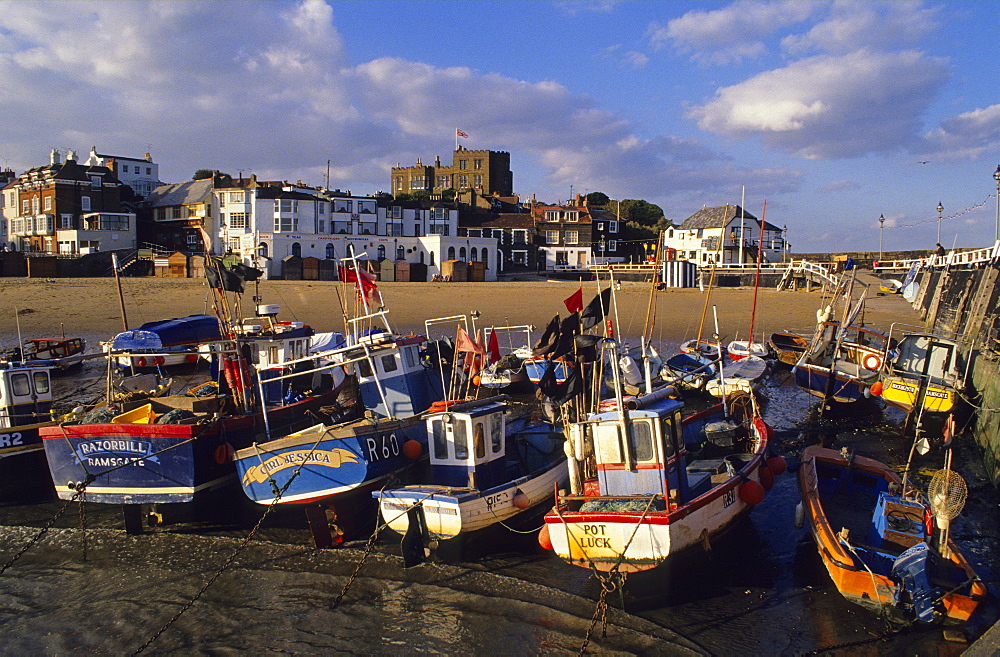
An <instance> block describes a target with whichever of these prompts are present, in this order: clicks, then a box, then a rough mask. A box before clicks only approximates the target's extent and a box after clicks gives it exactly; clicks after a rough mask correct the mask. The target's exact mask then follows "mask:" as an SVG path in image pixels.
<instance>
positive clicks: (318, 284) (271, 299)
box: [0, 278, 919, 347]
mask: <svg viewBox="0 0 1000 657" xmlns="http://www.w3.org/2000/svg"><path fill="white" fill-rule="evenodd" d="M578 288H579V284H578V283H576V282H568V281H537V282H536V281H532V282H504V283H389V282H386V283H381V284H380V285H379V289H380V291H381V292H382V296H383V299H384V302H385V305H386V307H387V308H388V309H389V310H390V313H389V316H390V319H391V321H392V322H393V326H394V327H395V328H396V329H397V330H403V331H405V330H412V331H421V332H422V331H423V323H424V320H426V319H429V318H434V317H447V316H451V315H462V314H467V313H471V312H472V311H475V310H478V311H479V312H480V313H481V317H480V318H479V319H478V321H477V325H478V326H479V327H484V326H487V327H488V326H511V325H522V324H532V325H534V326H536V327H538V331H541V330H542V329H543V328H544V326H545V325H546V323H547V322H548V321H549V320H550V319H551V318H552V317H553V316H554V315H555V314H556V313H559V314H561V315H563V316H565V315H566V314H567V312H566V307H565V306H564V305H563V299H565V298H567V297H569V296H570V295H571V294H573V292H575V291H576V290H577V289H578ZM122 291H123V297H124V301H125V303H124V307H125V312H126V317H127V324H128V327H129V328H135V327H136V326H138V325H139V324H142V323H144V322H149V321H154V320H159V319H168V318H172V317H182V316H185V315H190V314H198V313H208V314H212V313H213V312H214V311H213V304H214V303H215V301H214V297H213V293H212V292H213V291H212V290H211V289H210V288H209V287H208V286H207V285H206V284H205V281H204V280H200V279H166V278H124V279H122ZM596 293H597V287H596V284H595V283H593V282H590V283H585V284H584V292H583V296H584V303H585V304H586V303H587V302H588V301H589V300H590V299H591V298H592V297H593V296H594V295H595V294H596ZM876 293H877V290H874V289H872V290H869V293H868V302H867V305H866V309H865V315H864V321H865V323H866V324H869V325H874V326H875V327H877V328H880V329H882V330H885V331H888V330H889V327H890V325H891V323H892V322H908V323H911V324H919V318H918V316H917V314H916V313H915V312H914V311H913V309H912V308H911V307H910V305H909V304H908V303H907V302H906V301H905V300H903V299H902V297H900V296H898V295H883V296H878V295H877V294H876ZM259 294H260V303H267V304H279V305H280V306H281V316H280V319H282V320H286V321H301V322H305V323H307V324H309V325H311V326H312V327H313V328H314V329H316V330H317V331H343V326H344V321H343V312H342V304H341V300H343V301H344V303H346V304H348V305H350V304H353V302H354V293H353V290H352V289H350V288H347V287H345V286H344V285H343V284H341V283H337V282H325V281H262V282H261V283H260V286H259ZM253 296H254V287H253V286H252V285H250V286H248V288H247V290H246V293H245V294H244V295H243V296H242V301H241V312H240V314H241V315H242V316H251V315H252V314H253V311H254V306H255V302H254V301H253ZM616 296H617V304H618V322H617V324H618V334H619V335H621V336H625V337H637V336H639V335H641V334H642V333H643V330H644V327H645V326H646V325H647V317H648V318H649V320H648V321H649V322H650V323H652V324H653V327H652V330H651V331H650V332H649V335H651V336H652V339H653V341H654V343H663V344H668V345H669V344H672V343H676V342H679V341H682V340H685V339H688V338H693V337H696V336H697V335H698V331H699V325H700V324H701V322H702V316H703V311H704V309H705V299H706V294H705V293H704V292H702V291H700V290H698V289H697V288H694V289H670V290H666V291H661V292H656V293H655V294H654V295H653V303H652V305H651V303H650V288H649V285H648V284H645V283H628V282H626V283H623V284H622V287H621V289H620V290H618V292H617V294H616ZM227 297H228V298H229V300H230V303H232V302H233V300H234V299H235V295H233V294H227ZM0 298H2V299H3V304H2V307H3V308H4V311H3V312H0V345H2V346H4V347H11V346H14V345H15V344H16V343H17V339H18V330H19V328H18V324H20V334H21V336H22V338H24V339H27V338H32V337H47V336H52V335H59V334H60V333H61V332H62V331H65V334H66V335H67V336H71V335H73V336H75V335H79V336H83V337H86V338H87V339H88V340H90V341H94V340H105V339H107V338H109V337H111V336H113V335H114V334H116V333H118V332H119V331H121V330H122V327H123V322H122V311H121V305H122V304H120V303H119V298H118V293H117V289H116V286H115V282H114V280H113V279H111V278H82V279H81V278H63V279H50V280H44V279H28V278H0ZM753 302H754V293H753V289H752V288H718V289H715V290H713V291H712V293H711V297H710V305H709V309H708V313H707V317H706V319H705V323H704V327H703V328H702V332H703V334H704V335H705V336H711V334H712V333H713V331H714V327H713V315H712V306H714V307H715V308H716V309H717V313H718V320H719V332H720V334H721V335H722V337H723V339H724V340H727V341H728V340H732V339H736V338H737V337H738V338H741V339H745V337H746V335H747V333H748V331H749V329H750V316H751V308H752V307H753ZM827 303H829V298H828V297H827V296H826V295H824V294H823V293H821V292H820V291H818V290H814V291H812V292H805V291H782V292H778V291H776V290H774V289H771V288H768V289H763V288H762V289H760V290H759V292H758V295H757V311H756V318H755V324H754V334H755V335H757V336H761V335H763V336H765V338H766V336H767V335H769V334H770V333H772V332H774V331H780V330H789V331H793V332H797V333H805V334H808V333H810V332H811V331H812V327H813V326H814V325H815V321H816V311H817V309H819V308H820V307H821V306H823V305H826V304H827ZM350 311H351V309H348V312H350ZM446 326H447V327H450V328H447V329H446V328H445V327H446ZM453 331H454V323H452V322H449V323H446V324H442V325H441V327H440V328H438V329H436V330H435V331H434V332H433V333H434V334H437V335H444V334H446V333H449V332H453ZM536 337H537V332H536Z"/></svg>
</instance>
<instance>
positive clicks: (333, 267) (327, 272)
mask: <svg viewBox="0 0 1000 657" xmlns="http://www.w3.org/2000/svg"><path fill="white" fill-rule="evenodd" d="M319 280H321V281H335V280H337V261H336V260H330V259H329V258H322V259H320V261H319Z"/></svg>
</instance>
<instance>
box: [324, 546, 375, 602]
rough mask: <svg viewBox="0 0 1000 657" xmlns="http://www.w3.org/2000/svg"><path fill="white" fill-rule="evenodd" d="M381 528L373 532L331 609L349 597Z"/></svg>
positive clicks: (373, 547)
mask: <svg viewBox="0 0 1000 657" xmlns="http://www.w3.org/2000/svg"><path fill="white" fill-rule="evenodd" d="M380 529H381V526H377V527H375V531H373V532H372V535H371V537H370V538H369V539H368V543H367V544H366V545H365V551H364V552H363V553H362V554H361V559H360V560H359V561H358V565H357V566H356V567H355V568H354V572H353V573H351V576H350V577H349V578H348V580H347V583H346V584H344V588H343V589H341V591H340V595H338V596H337V599H336V600H334V601H333V606H332V607H330V609H336V608H337V607H338V606H339V605H340V602H341V600H343V599H344V596H345V595H347V591H348V590H350V588H351V585H352V584H354V580H355V579H356V578H357V576H358V573H360V572H361V568H362V567H363V566H364V565H365V560H366V559H368V555H369V554H371V552H372V550H374V549H375V542H376V541H377V540H378V533H379V530H380Z"/></svg>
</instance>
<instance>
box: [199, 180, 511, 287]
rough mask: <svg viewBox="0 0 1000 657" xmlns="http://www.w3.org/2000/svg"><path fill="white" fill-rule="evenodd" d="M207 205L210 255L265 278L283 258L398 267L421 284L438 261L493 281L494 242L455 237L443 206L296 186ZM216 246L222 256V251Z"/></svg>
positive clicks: (220, 197) (225, 193)
mask: <svg viewBox="0 0 1000 657" xmlns="http://www.w3.org/2000/svg"><path fill="white" fill-rule="evenodd" d="M214 193H215V197H216V202H215V203H213V204H212V205H213V213H214V216H213V220H212V221H210V222H206V223H210V224H212V226H213V227H214V228H213V230H214V233H211V234H213V243H214V244H215V245H217V247H216V248H213V251H214V252H216V253H221V252H223V251H224V250H228V251H232V252H234V253H239V254H240V255H242V257H243V259H244V261H245V262H246V263H247V264H250V265H254V266H256V267H258V268H260V269H263V270H264V271H265V276H267V277H268V278H279V277H281V275H282V260H283V259H284V258H286V257H288V256H293V255H294V256H299V257H310V256H311V257H314V258H320V259H330V260H336V259H339V258H345V257H347V256H349V255H350V254H351V253H353V254H354V255H355V256H356V257H358V258H360V259H365V260H381V259H383V258H389V259H392V260H406V261H407V262H411V263H422V264H425V265H427V274H428V277H432V276H435V275H437V274H440V273H441V262H442V261H444V260H463V261H466V262H468V261H471V260H476V261H482V262H485V263H486V277H485V278H486V280H496V273H497V264H498V263H497V262H496V259H495V257H493V255H495V254H496V252H497V241H496V239H494V238H492V237H491V238H484V237H466V236H459V234H458V232H459V231H458V210H457V209H455V208H453V207H451V206H450V205H448V204H435V203H430V204H429V207H423V205H427V204H420V203H417V202H396V201H394V200H392V199H384V200H383V199H376V198H373V197H367V196H354V195H351V194H350V193H344V192H339V191H332V192H330V191H325V190H318V189H313V188H308V187H303V186H291V185H289V186H284V187H277V186H264V185H257V184H256V183H255V182H251V184H250V185H249V186H247V187H232V188H219V189H216V190H215V192H214ZM223 245H224V248H222V247H223Z"/></svg>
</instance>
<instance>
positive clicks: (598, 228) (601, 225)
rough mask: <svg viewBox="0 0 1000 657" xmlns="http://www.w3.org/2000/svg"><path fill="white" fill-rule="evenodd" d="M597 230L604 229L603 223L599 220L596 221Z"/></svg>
mask: <svg viewBox="0 0 1000 657" xmlns="http://www.w3.org/2000/svg"><path fill="white" fill-rule="evenodd" d="M597 230H604V224H603V223H601V222H600V221H598V222H597Z"/></svg>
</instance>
